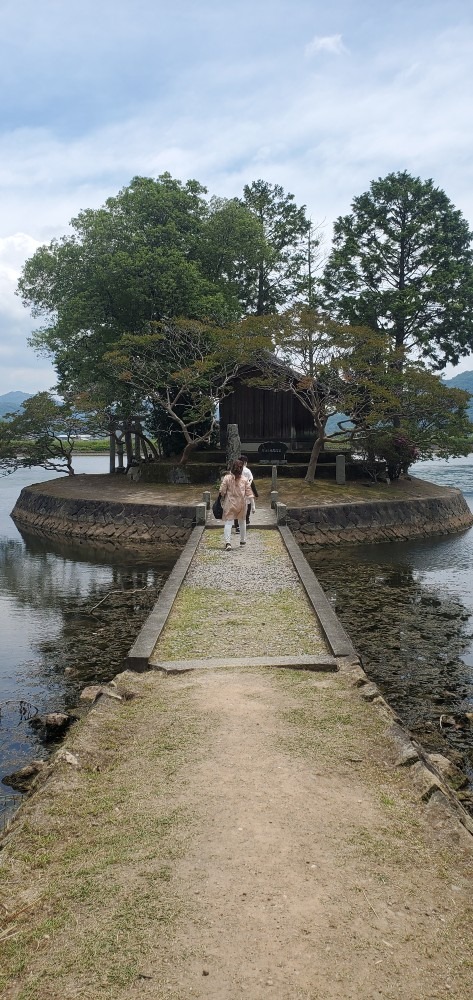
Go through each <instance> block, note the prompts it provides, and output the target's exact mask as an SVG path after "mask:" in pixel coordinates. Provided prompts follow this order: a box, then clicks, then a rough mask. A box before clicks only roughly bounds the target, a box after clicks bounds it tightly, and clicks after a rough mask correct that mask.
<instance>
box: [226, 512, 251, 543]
mask: <svg viewBox="0 0 473 1000" xmlns="http://www.w3.org/2000/svg"><path fill="white" fill-rule="evenodd" d="M238 524H239V525H240V545H241V543H242V542H244V541H246V517H239V518H238ZM232 525H233V520H231V521H224V524H223V539H224V542H225V544H229V543H230V542H231V540H232Z"/></svg>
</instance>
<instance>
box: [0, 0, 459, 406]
mask: <svg viewBox="0 0 473 1000" xmlns="http://www.w3.org/2000/svg"><path fill="white" fill-rule="evenodd" d="M472 77H473V7H472V5H471V0H394V2H391V3H386V2H385V0H384V2H383V0H331V2H330V3H326V2H324V3H322V2H321V0H232V2H231V3H230V2H225V0H199V2H196V0H173V2H172V3H170V2H169V0H0V94H1V95H2V98H1V101H0V394H3V393H6V392H9V391H12V390H23V391H24V392H36V391H39V390H42V389H48V388H50V387H52V386H53V385H54V382H55V373H54V369H53V368H52V366H51V364H50V362H49V360H48V359H47V358H44V357H37V356H36V355H35V353H34V352H33V350H32V348H30V347H28V344H27V341H28V337H29V336H30V334H31V333H32V331H33V330H34V329H36V328H37V326H38V319H37V318H36V319H35V318H34V317H32V316H31V314H30V313H29V311H28V310H27V309H26V308H25V307H24V306H23V305H22V303H21V300H20V299H19V297H18V296H16V295H15V288H16V282H17V280H18V277H19V275H20V272H21V268H22V265H23V263H24V261H25V260H26V259H27V258H28V257H29V256H31V254H32V253H34V251H35V249H36V248H37V247H38V246H40V245H41V244H43V243H49V241H50V240H51V239H53V238H54V237H58V236H61V235H64V234H67V233H68V232H70V229H69V221H70V219H71V218H73V217H74V216H76V215H77V213H78V212H79V211H80V210H81V209H84V208H98V207H99V206H100V205H101V204H103V202H104V201H105V199H106V198H107V197H109V196H110V195H114V194H116V193H117V192H118V191H119V190H120V188H122V187H124V186H125V185H126V184H128V183H129V182H130V180H131V179H132V177H134V176H135V175H137V174H139V175H142V176H152V177H156V176H158V175H159V174H161V173H163V172H164V171H169V172H170V173H171V174H172V175H173V176H174V177H177V178H179V179H180V180H182V181H185V180H187V179H188V178H195V179H197V180H198V181H200V182H201V183H202V184H204V185H205V186H206V187H207V188H208V191H209V195H219V196H224V197H234V196H239V195H241V193H242V190H243V186H244V185H245V184H247V183H251V182H252V181H254V180H258V179H259V178H262V179H263V180H265V181H268V182H269V183H271V184H281V185H282V186H283V188H284V189H285V190H286V191H289V192H292V193H293V194H294V196H295V199H296V202H297V204H299V205H300V204H304V205H306V207H307V211H308V215H309V216H310V217H311V219H312V221H313V223H314V224H316V225H319V226H320V227H321V229H320V231H321V233H322V234H323V239H324V246H325V249H328V248H329V246H330V238H331V232H332V225H333V222H334V220H335V219H336V218H337V217H338V216H340V215H345V214H346V213H348V212H349V211H350V205H351V202H352V200H353V198H354V197H356V196H357V195H359V194H362V193H363V192H364V191H367V190H368V188H369V185H370V183H371V181H372V180H374V179H376V178H378V177H384V176H385V175H386V174H388V173H390V172H392V171H398V170H407V171H408V172H409V173H411V174H413V175H414V176H418V177H421V178H422V179H423V180H425V179H427V178H432V179H433V181H434V183H435V184H436V185H437V186H438V187H440V188H442V189H443V190H444V191H445V193H446V194H447V196H448V197H449V198H450V200H451V201H452V202H453V204H454V205H455V207H456V208H458V209H459V210H460V211H461V212H462V214H463V215H464V217H465V218H466V219H467V221H468V222H469V224H470V227H471V228H472V229H473V184H472V173H473V171H472V167H473V148H472V140H471V136H472V134H473V129H472V117H473V110H472V109H473V101H472V99H471V97H472V94H473V80H472ZM465 369H473V356H470V357H468V358H466V359H463V360H462V361H461V363H460V365H459V366H458V368H456V369H455V370H454V369H453V368H452V367H451V366H449V367H448V368H447V370H446V375H447V377H450V376H451V375H452V374H455V372H457V371H461V370H465Z"/></svg>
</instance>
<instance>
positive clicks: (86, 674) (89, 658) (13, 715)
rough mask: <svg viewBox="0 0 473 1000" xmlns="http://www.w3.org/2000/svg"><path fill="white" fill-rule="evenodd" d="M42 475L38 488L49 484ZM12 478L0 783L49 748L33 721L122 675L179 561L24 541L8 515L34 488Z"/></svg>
mask: <svg viewBox="0 0 473 1000" xmlns="http://www.w3.org/2000/svg"><path fill="white" fill-rule="evenodd" d="M100 462H101V463H102V464H103V459H102V460H100V459H99V460H98V462H97V465H99V463H100ZM90 463H91V460H90V459H89V460H88V464H89V466H90ZM84 471H85V470H84ZM88 471H90V468H89V469H88ZM96 471H97V472H101V471H103V470H102V468H100V467H98V468H96ZM36 472H37V470H32V474H31V476H30V482H35V481H38V480H39V479H40V478H44V477H40V476H37V475H35V473H36ZM13 478H14V477H13V476H12V477H9V480H10V481H9V482H8V483H5V482H1V481H0V497H2V498H3V504H2V509H1V511H0V532H1V534H0V627H1V629H2V654H3V655H2V660H1V663H0V777H1V776H2V775H5V774H8V773H10V772H12V771H14V770H18V769H19V768H20V767H22V766H24V764H26V763H28V762H29V761H30V760H31V759H32V758H33V757H39V758H41V757H45V756H46V755H47V753H48V752H49V751H50V748H51V745H50V744H47V745H46V744H45V743H44V741H43V739H42V737H41V733H40V732H38V731H34V730H33V729H32V728H31V727H30V726H29V718H30V717H31V715H32V714H36V713H37V712H39V713H40V714H43V713H45V712H48V711H57V710H64V708H72V707H73V706H74V705H75V704H76V703H77V698H78V693H79V690H80V689H81V688H82V687H83V686H84V684H86V683H90V682H94V681H101V680H107V679H109V678H110V677H112V676H113V675H114V674H116V673H117V672H118V671H119V670H121V669H122V664H123V657H124V655H125V654H126V652H127V651H128V649H129V648H130V646H131V645H132V643H133V641H134V639H135V637H136V634H137V632H138V630H139V628H140V626H141V623H142V622H143V621H144V619H145V618H146V616H147V614H148V613H149V611H150V610H151V607H152V606H153V604H154V602H155V600H156V597H157V595H158V593H159V590H160V588H161V586H162V583H163V580H164V579H165V577H166V576H167V574H168V573H169V570H170V569H171V568H172V566H173V564H174V562H175V559H176V550H175V549H162V550H157V549H156V547H154V549H150V550H149V551H148V552H141V551H140V553H139V554H137V553H136V552H135V553H133V552H126V551H124V550H121V549H118V548H114V547H113V546H107V547H106V548H104V547H102V548H101V549H98V548H96V547H95V546H90V545H88V544H83V543H82V542H73V543H71V544H68V543H64V542H63V541H61V540H59V539H49V538H42V537H41V536H37V535H32V534H31V533H26V532H25V533H21V534H20V532H19V531H18V530H17V529H16V527H15V526H14V524H13V522H12V521H11V519H10V518H9V511H10V510H11V509H12V507H13V504H14V502H15V499H16V496H17V495H18V493H19V491H20V489H21V488H22V487H23V486H24V485H26V483H25V481H24V474H23V480H22V481H21V482H19V483H18V485H17V487H16V488H15V487H14V484H12V482H11V481H12V480H13ZM17 798H18V796H17V795H14V793H13V792H12V790H11V789H10V788H8V787H7V786H5V785H4V784H3V783H0V827H1V822H2V821H1V812H2V805H3V807H5V805H7V806H8V805H9V804H10V805H11V803H12V801H13V800H16V799H17Z"/></svg>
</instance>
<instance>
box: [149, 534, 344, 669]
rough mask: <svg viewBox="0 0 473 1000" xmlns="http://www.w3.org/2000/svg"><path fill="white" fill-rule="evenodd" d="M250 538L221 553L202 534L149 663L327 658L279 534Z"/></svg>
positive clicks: (214, 539)
mask: <svg viewBox="0 0 473 1000" xmlns="http://www.w3.org/2000/svg"><path fill="white" fill-rule="evenodd" d="M247 539H248V540H247V543H246V545H245V546H244V547H243V546H242V547H240V546H239V545H238V543H237V542H236V544H235V542H234V545H235V547H234V548H233V549H232V551H231V552H225V551H224V550H223V543H222V538H221V534H220V532H219V533H218V535H217V532H216V531H206V532H204V534H203V536H202V540H201V542H200V545H199V547H198V549H197V552H196V554H195V556H194V559H193V561H192V563H191V566H190V568H189V571H188V573H187V576H186V578H185V580H184V583H183V585H182V587H181V589H180V591H179V594H178V596H177V598H176V601H175V603H174V606H173V609H172V611H171V614H170V616H169V618H168V621H167V623H166V626H165V629H164V631H163V634H162V636H161V638H160V639H159V641H158V643H157V645H156V647H155V650H154V652H153V660H154V659H158V660H181V659H183V658H184V659H185V658H190V659H192V658H197V659H205V658H207V657H213V656H221V655H222V654H223V653H225V655H227V656H228V655H231V656H237V655H238V653H239V652H241V654H242V655H243V656H286V655H302V654H305V653H308V654H314V655H315V654H320V653H327V652H328V648H327V645H326V642H325V639H324V637H323V634H322V631H321V628H320V625H319V622H318V620H317V618H316V616H315V614H314V612H313V609H312V607H311V605H310V604H309V601H308V600H307V597H306V594H305V591H304V590H303V588H302V586H301V584H300V582H299V578H298V576H297V574H296V571H295V569H294V567H293V565H292V562H291V560H290V558H289V556H288V554H287V552H286V549H285V546H284V543H283V541H282V539H281V537H280V535H279V533H278V532H276V531H258V530H257V529H252V530H251V531H250V532H249V533H248V535H247Z"/></svg>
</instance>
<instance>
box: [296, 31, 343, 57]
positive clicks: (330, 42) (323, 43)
mask: <svg viewBox="0 0 473 1000" xmlns="http://www.w3.org/2000/svg"><path fill="white" fill-rule="evenodd" d="M346 51H347V49H346V48H345V46H344V44H343V42H342V36H341V35H316V36H315V38H313V39H312V41H311V42H309V44H308V45H306V47H305V54H306V56H307V57H311V56H315V55H317V53H318V52H329V53H330V55H333V56H341V55H342V53H343V52H346Z"/></svg>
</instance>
